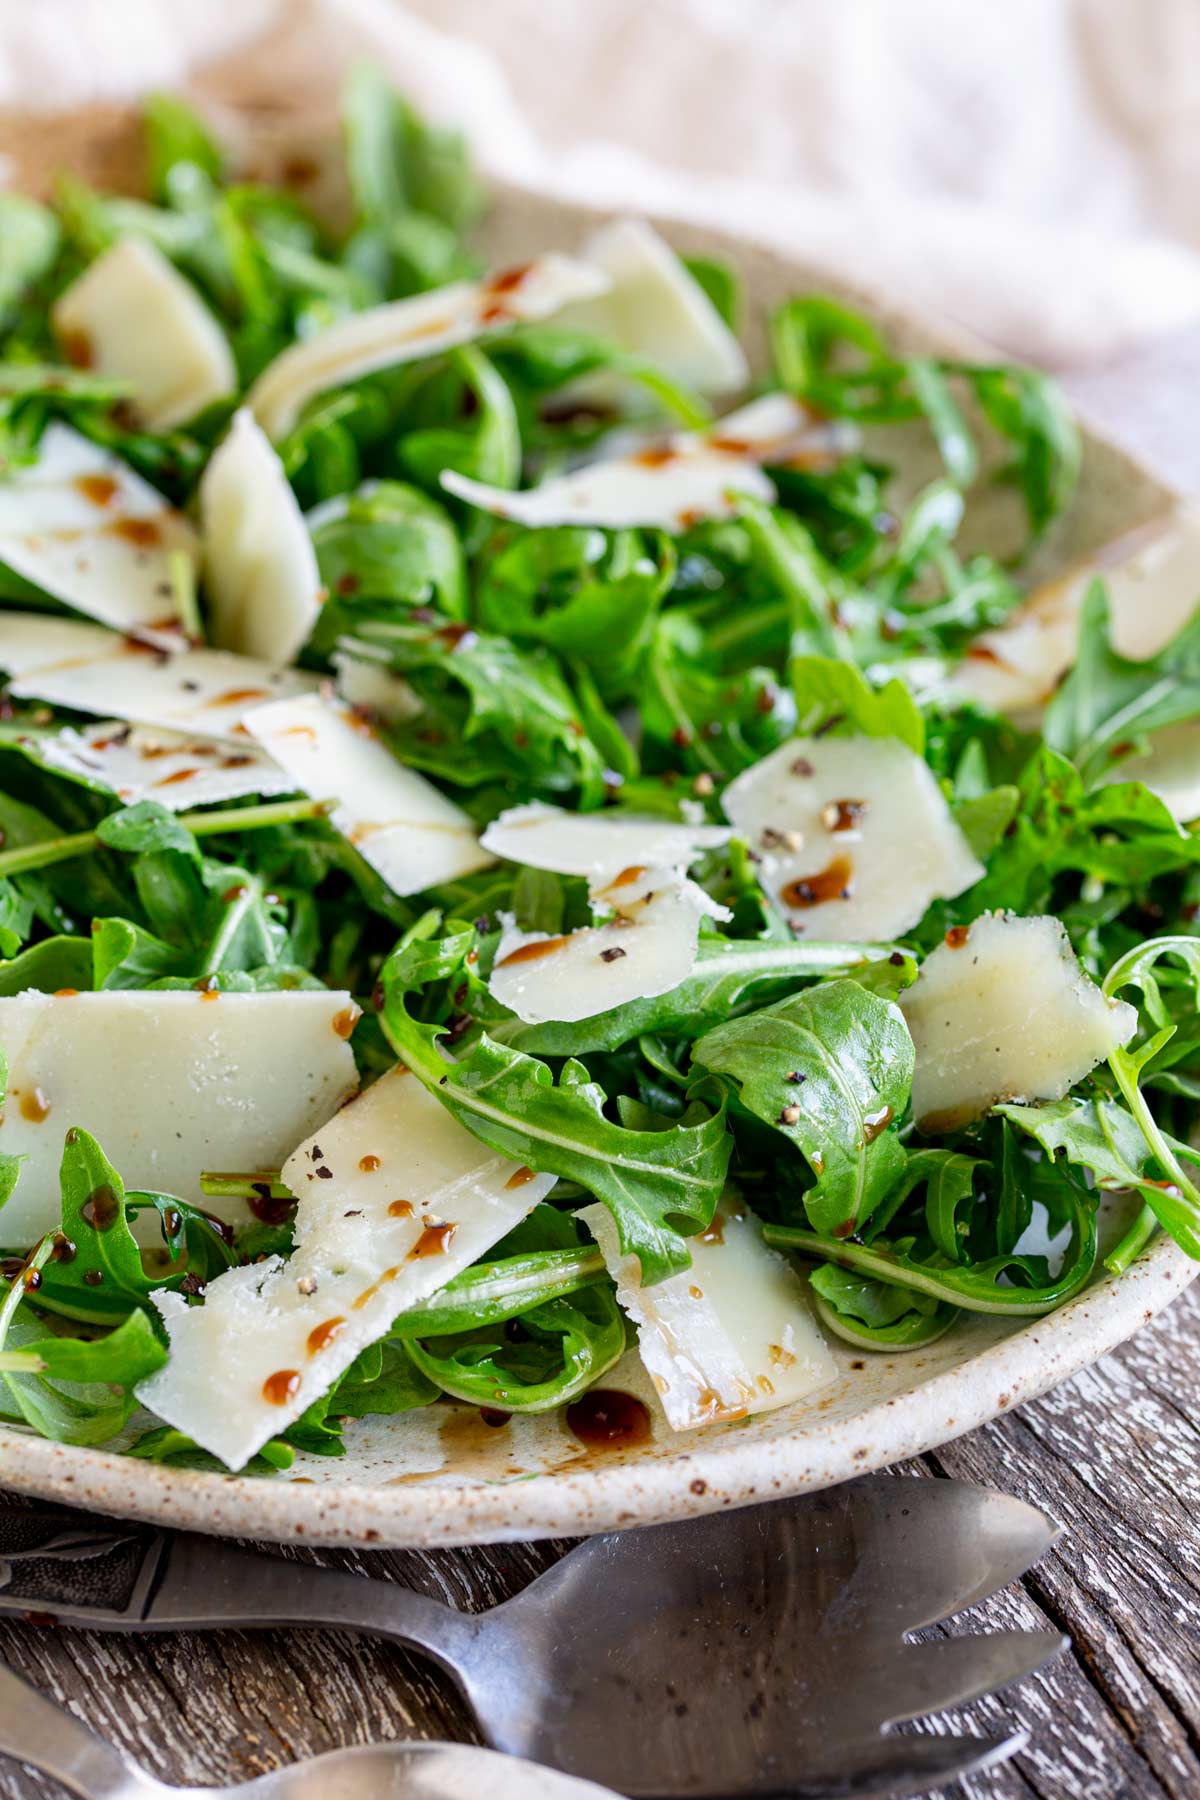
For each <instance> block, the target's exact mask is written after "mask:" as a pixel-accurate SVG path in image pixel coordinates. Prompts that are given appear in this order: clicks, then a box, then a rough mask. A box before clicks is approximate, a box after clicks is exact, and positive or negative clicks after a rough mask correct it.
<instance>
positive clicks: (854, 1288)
mask: <svg viewBox="0 0 1200 1800" xmlns="http://www.w3.org/2000/svg"><path fill="white" fill-rule="evenodd" d="M808 1284H809V1287H810V1289H811V1290H812V1294H813V1297H814V1299H815V1300H816V1304H817V1317H818V1318H819V1319H820V1321H821V1323H822V1324H823V1325H824V1326H825V1328H826V1330H827V1331H831V1332H833V1334H834V1336H835V1337H840V1338H841V1339H842V1340H843V1341H844V1342H845V1343H848V1344H856V1345H858V1346H859V1347H860V1348H861V1349H864V1350H893V1351H894V1350H919V1349H921V1348H922V1347H923V1346H924V1345H925V1344H932V1343H934V1342H935V1341H936V1340H937V1339H938V1338H940V1337H942V1336H944V1334H945V1333H946V1332H947V1331H949V1329H950V1327H951V1326H952V1325H953V1324H955V1323H956V1322H957V1320H958V1318H959V1308H958V1307H956V1306H949V1305H947V1303H946V1302H945V1301H944V1300H935V1299H933V1298H932V1296H930V1295H928V1294H918V1293H914V1292H913V1291H912V1289H910V1288H903V1287H892V1286H889V1285H887V1284H886V1283H884V1282H882V1281H876V1280H873V1279H872V1278H871V1277H870V1276H868V1275H858V1274H855V1273H852V1272H851V1271H850V1270H849V1269H840V1268H838V1266H837V1264H836V1263H822V1264H821V1266H820V1267H819V1268H817V1269H814V1270H813V1271H812V1273H811V1274H810V1275H809V1278H808Z"/></svg>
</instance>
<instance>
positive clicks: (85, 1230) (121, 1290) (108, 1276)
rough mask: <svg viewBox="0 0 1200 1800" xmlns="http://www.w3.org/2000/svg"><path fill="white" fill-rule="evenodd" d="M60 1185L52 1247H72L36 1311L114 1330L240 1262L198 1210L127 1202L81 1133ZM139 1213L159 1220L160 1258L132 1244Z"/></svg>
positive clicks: (67, 1147) (53, 1271) (163, 1198)
mask: <svg viewBox="0 0 1200 1800" xmlns="http://www.w3.org/2000/svg"><path fill="white" fill-rule="evenodd" d="M60 1182H61V1187H62V1223H61V1230H60V1231H59V1233H58V1234H57V1236H56V1239H55V1242H56V1243H58V1242H59V1240H61V1243H62V1244H64V1245H66V1246H69V1253H66V1254H63V1253H59V1254H56V1255H55V1257H54V1260H53V1261H51V1262H49V1263H48V1264H47V1265H46V1266H45V1268H44V1269H43V1270H42V1272H41V1276H42V1278H41V1282H40V1285H39V1287H38V1290H37V1293H38V1304H39V1306H45V1307H47V1308H48V1309H49V1310H51V1311H53V1312H57V1313H61V1314H62V1315H63V1316H64V1317H67V1318H75V1319H80V1320H86V1321H96V1322H109V1323H111V1322H113V1321H114V1320H115V1319H117V1318H124V1317H125V1316H126V1315H128V1314H129V1313H130V1312H131V1311H132V1310H134V1309H135V1308H139V1307H140V1308H143V1309H144V1308H146V1307H147V1305H148V1302H149V1298H150V1295H151V1294H152V1293H154V1292H156V1291H159V1290H161V1289H163V1288H178V1287H179V1285H180V1283H181V1282H183V1281H184V1280H185V1278H186V1277H187V1276H188V1275H189V1274H190V1275H191V1276H192V1277H193V1278H194V1279H197V1280H201V1281H203V1280H207V1279H209V1278H210V1277H211V1276H212V1275H215V1274H218V1273H220V1271H221V1270H222V1269H226V1268H230V1267H231V1266H232V1265H233V1264H234V1263H235V1262H236V1260H237V1258H236V1255H235V1254H234V1251H233V1249H232V1247H231V1237H232V1234H231V1233H229V1232H228V1227H225V1226H222V1225H220V1224H219V1222H218V1221H216V1220H214V1219H212V1218H210V1217H209V1215H208V1214H207V1213H204V1212H201V1211H200V1209H199V1208H198V1207H194V1206H191V1205H189V1204H188V1203H187V1202H186V1201H183V1200H177V1199H175V1198H174V1197H173V1196H172V1195H167V1194H143V1193H129V1194H127V1193H126V1192H125V1187H124V1183H123V1182H122V1180H121V1177H120V1175H118V1173H117V1171H116V1170H115V1169H114V1168H113V1166H112V1164H111V1163H110V1162H109V1161H108V1159H107V1157H106V1156H105V1155H104V1152H103V1151H102V1150H101V1149H100V1146H99V1145H98V1144H97V1142H96V1140H95V1138H93V1137H92V1136H91V1135H90V1134H89V1133H88V1132H86V1131H84V1130H82V1128H80V1127H78V1126H72V1127H71V1129H70V1130H69V1131H68V1132H67V1134H66V1137H65V1140H64V1143H63V1156H62V1166H61V1171H60ZM140 1211H152V1212H154V1213H155V1214H156V1215H157V1217H158V1220H159V1224H160V1227H161V1231H162V1240H163V1243H162V1250H161V1252H147V1253H143V1251H142V1250H141V1249H140V1247H139V1245H138V1244H137V1242H136V1240H135V1238H134V1236H133V1232H132V1231H131V1229H130V1218H131V1216H136V1214H137V1213H138V1212H140ZM2 1231H3V1213H0V1234H2ZM154 1318H155V1319H157V1314H155V1315H154Z"/></svg>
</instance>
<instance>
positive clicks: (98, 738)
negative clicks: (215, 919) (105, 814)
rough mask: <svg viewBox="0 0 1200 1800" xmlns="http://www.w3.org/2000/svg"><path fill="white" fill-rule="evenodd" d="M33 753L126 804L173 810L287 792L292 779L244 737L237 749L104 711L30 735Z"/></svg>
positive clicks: (54, 767)
mask: <svg viewBox="0 0 1200 1800" xmlns="http://www.w3.org/2000/svg"><path fill="white" fill-rule="evenodd" d="M31 749H32V754H33V755H34V756H36V757H37V759H38V760H39V761H40V762H42V763H44V764H45V765H46V766H47V767H48V768H51V769H57V770H59V771H60V772H61V773H62V774H64V775H80V776H83V777H84V779H85V780H87V781H91V782H95V783H98V784H99V785H100V786H101V787H105V788H107V789H108V790H109V792H110V793H113V794H116V796H117V798H118V799H119V800H121V801H122V802H123V803H124V804H125V805H126V806H130V805H132V804H133V802H134V801H136V800H157V801H158V803H159V805H160V806H166V807H168V808H170V810H171V811H172V812H182V811H184V810H186V809H189V808H191V807H193V806H212V805H215V804H221V805H224V804H226V803H227V802H228V801H230V800H239V799H242V798H243V797H244V796H245V795H247V794H260V795H262V796H264V797H269V796H271V795H274V794H289V793H291V792H292V791H293V787H294V784H293V782H292V781H291V780H290V778H289V777H288V776H287V775H285V774H284V772H283V770H282V769H281V768H280V767H279V765H278V763H275V762H272V760H271V758H270V757H269V756H268V755H267V754H266V752H265V751H263V750H260V749H259V747H258V745H257V744H255V743H252V742H250V740H249V739H247V740H246V741H245V742H244V743H243V744H241V745H240V747H239V748H237V749H236V750H235V749H234V747H233V746H232V744H229V743H222V742H221V741H220V740H219V739H217V738H208V737H195V736H189V735H188V734H187V733H186V732H180V731H163V730H162V729H161V728H160V727H158V726H155V725H128V724H125V723H124V722H123V721H122V720H120V719H108V720H106V721H104V722H103V723H102V724H99V725H88V726H86V727H84V728H82V729H80V730H78V731H77V730H76V729H75V728H74V726H67V727H66V729H65V730H63V731H60V732H58V733H56V734H55V736H53V737H43V738H39V739H37V740H35V741H34V742H33V743H32V745H31Z"/></svg>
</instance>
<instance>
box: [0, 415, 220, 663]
mask: <svg viewBox="0 0 1200 1800" xmlns="http://www.w3.org/2000/svg"><path fill="white" fill-rule="evenodd" d="M177 554H181V555H182V556H184V557H185V558H186V559H187V561H188V562H189V563H190V564H191V565H192V567H193V568H194V567H195V564H196V561H197V558H198V548H197V542H196V534H195V532H194V531H193V530H192V527H191V526H190V525H189V524H188V522H187V520H186V519H185V518H184V517H183V515H182V513H178V512H176V511H175V509H174V508H173V507H171V506H168V505H167V502H166V501H165V500H164V499H163V497H162V495H161V494H160V493H159V492H158V490H157V489H156V488H152V487H151V486H150V483H149V482H148V481H143V480H142V478H141V476H140V475H137V474H135V473H134V471H133V470H132V469H131V468H130V467H129V465H128V464H127V463H124V462H122V461H121V459H120V457H118V456H114V455H113V454H112V453H111V451H108V450H102V449H101V448H100V446H99V445H98V444H93V443H92V442H91V440H90V439H89V438H86V437H84V436H83V435H82V434H81V433H80V432H78V431H73V430H72V429H71V427H70V426H69V425H60V424H58V423H54V424H51V425H48V426H47V427H46V430H45V432H44V433H43V435H42V440H41V443H40V444H39V445H38V459H37V461H36V462H35V463H32V464H31V465H30V466H29V467H28V468H16V469H13V470H12V471H11V472H10V473H9V474H8V476H7V477H6V479H5V480H3V481H0V562H3V563H6V564H7V565H8V567H9V568H10V569H13V570H15V572H16V573H17V574H18V575H20V576H22V577H23V578H24V579H25V580H26V581H29V582H32V583H33V585H34V587H38V588H41V589H42V590H43V591H44V592H45V593H47V594H51V595H53V597H54V599H56V600H61V601H62V602H63V604H64V605H66V606H71V607H74V608H75V610H76V611H77V612H81V613H86V614H87V615H88V617H89V618H92V619H99V620H100V621H101V622H102V623H103V624H105V625H111V626H112V627H113V628H114V629H115V630H117V631H136V632H138V633H139V634H140V635H141V636H143V637H147V638H150V639H153V640H155V641H158V642H162V643H166V644H169V643H177V642H182V641H183V639H184V637H185V636H186V632H185V629H184V625H183V622H182V621H181V620H180V618H179V614H178V607H177V602H176V592H177V588H176V582H175V579H174V570H173V563H172V557H173V556H175V555H177ZM5 629H6V626H5V624H4V623H2V622H0V638H2V637H3V635H4V632H5Z"/></svg>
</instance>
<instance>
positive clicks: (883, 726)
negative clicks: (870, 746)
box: [791, 656, 925, 756]
mask: <svg viewBox="0 0 1200 1800" xmlns="http://www.w3.org/2000/svg"><path fill="white" fill-rule="evenodd" d="M791 678H792V691H793V693H794V694H795V697H796V729H797V731H798V732H799V733H801V734H811V733H813V732H815V731H819V730H822V729H827V728H829V727H830V726H831V725H834V726H836V727H839V728H840V727H845V728H847V729H849V730H850V731H852V732H856V733H858V734H860V735H861V736H863V737H894V738H899V739H900V742H901V743H902V744H907V745H908V747H909V749H910V750H915V751H916V753H917V755H918V756H920V755H921V754H922V753H923V751H924V749H925V724H924V720H923V719H922V717H921V710H920V708H919V707H918V705H917V703H916V701H915V700H914V699H913V697H912V695H911V694H910V692H909V690H908V689H907V688H906V687H905V685H904V683H903V682H902V681H895V680H893V681H889V682H887V683H886V685H885V686H884V687H882V688H878V689H877V688H875V687H873V686H872V684H871V683H870V682H869V681H868V680H867V677H866V676H865V675H864V674H863V673H862V671H861V670H860V669H857V668H855V666H854V664H853V663H848V662H837V661H834V660H833V659H831V658H829V657H823V656H798V657H794V658H793V659H792V664H791Z"/></svg>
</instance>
